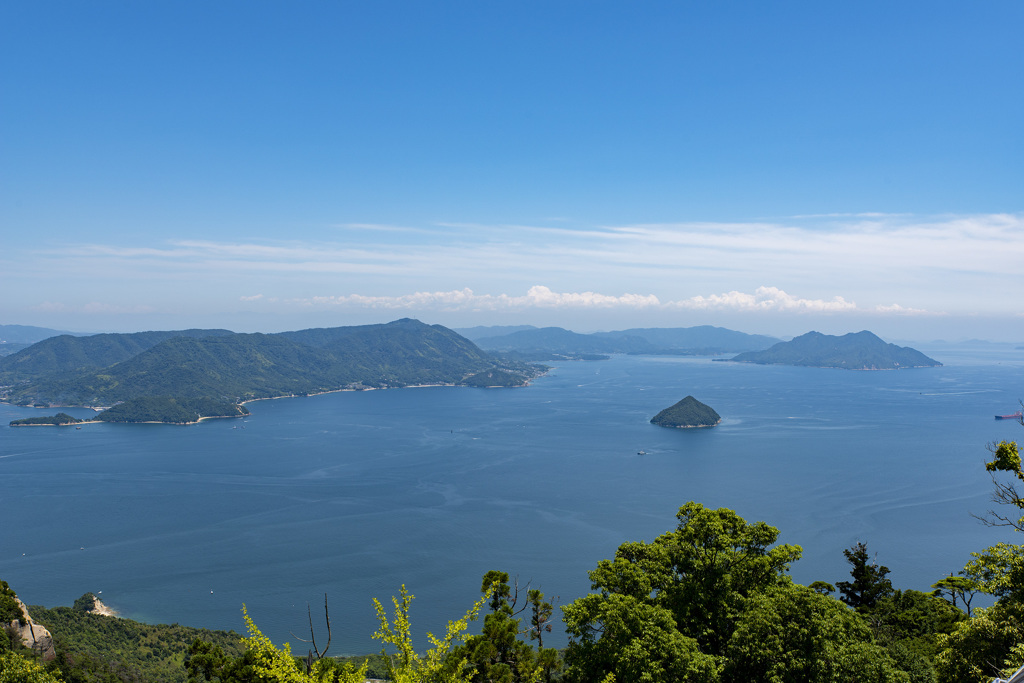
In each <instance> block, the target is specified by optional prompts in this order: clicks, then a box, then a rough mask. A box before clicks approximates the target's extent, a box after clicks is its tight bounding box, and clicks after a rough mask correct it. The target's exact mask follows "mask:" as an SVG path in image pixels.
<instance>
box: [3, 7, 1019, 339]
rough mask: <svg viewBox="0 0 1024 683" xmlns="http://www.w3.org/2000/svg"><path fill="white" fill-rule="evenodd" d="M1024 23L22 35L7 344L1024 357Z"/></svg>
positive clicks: (204, 22)
mask: <svg viewBox="0 0 1024 683" xmlns="http://www.w3.org/2000/svg"><path fill="white" fill-rule="evenodd" d="M1021 26H1024V4H1022V3H1020V2H1019V1H1018V0H1014V1H1009V2H998V1H997V2H986V3H962V2H961V3H949V2H927V3H925V2H901V3H873V2H866V3H855V4H854V3H845V4H839V3H820V2H814V3H812V2H777V3H738V2H717V3H709V2H699V3H698V2H671V3H669V2H664V3H661V2H638V3H625V2H619V3H608V2H557V1H552V0H548V1H546V2H527V1H522V2H520V1H517V2H505V3H495V2H480V1H479V0H477V1H475V2H462V3H459V2H432V3H423V2H386V1H385V2H374V3H353V2H341V1H333V2H328V1H326V0H323V1H313V0H310V1H308V2H300V3H284V2H262V1H254V0H246V1H244V2H229V1H215V2H209V1H204V2H188V1H180V2H173V3H171V2H145V3H140V2H127V1H121V2H103V1H100V0H97V1H90V2H88V3H83V2H48V1H46V0H40V1H38V2H21V3H5V4H4V5H3V6H2V7H0V59H2V63H3V64H5V68H4V69H3V70H0V92H2V93H3V94H2V95H0V322H2V323H20V324H32V325H43V326H47V327H55V328H60V329H73V330H81V331H134V330H140V329H169V328H180V327H227V328H230V329H236V330H240V331H267V332H270V331H278V330H283V329H296V328H301V327H311V326H327V325H330V326H333V325H346V324H361V323H367V322H384V321H387V320H392V319H395V318H399V317H407V316H408V317H417V318H420V319H421V320H424V321H426V322H432V323H435V322H436V323H441V324H446V325H450V326H470V325H477V324H524V323H529V324H537V325H561V326H564V327H569V328H572V329H577V330H581V331H588V330H595V329H621V328H623V327H630V326H639V325H643V326H659V327H674V326H689V325H699V324H716V325H724V326H727V327H732V328H734V329H740V330H743V331H747V332H761V333H769V334H776V335H784V336H785V335H796V334H800V333H803V332H806V331H808V330H810V329H818V330H821V331H825V332H832V333H842V332H848V331H856V330H860V329H865V328H866V329H872V330H874V331H876V332H878V333H879V334H882V335H883V336H886V337H888V338H892V339H925V340H926V339H932V338H937V337H943V338H949V339H959V338H967V337H987V338H992V339H1005V340H1012V341H1024V302H1022V297H1021V282H1022V278H1021V277H1020V275H1019V273H1020V269H1021V264H1024V144H1022V142H1024V89H1022V88H1021V87H1020V84H1021V83H1022V82H1024V57H1022V53H1021V50H1020V29H1021Z"/></svg>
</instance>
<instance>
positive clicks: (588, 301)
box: [294, 285, 661, 311]
mask: <svg viewBox="0 0 1024 683" xmlns="http://www.w3.org/2000/svg"><path fill="white" fill-rule="evenodd" d="M294 303H298V304H301V305H307V306H356V307H367V308H389V309H417V310H429V309H436V310H445V311H452V310H465V311H472V310H488V311H497V310H523V309H530V308H616V307H622V308H647V307H651V306H660V305H661V303H660V302H659V301H658V297H656V296H654V295H653V294H648V295H641V294H623V295H619V296H616V295H608V294H599V293H597V292H555V291H552V290H551V289H550V288H549V287H545V286H543V285H535V286H533V287H530V289H529V291H527V293H526V294H525V295H523V296H514V295H509V294H497V295H493V294H474V293H473V290H471V289H468V288H467V289H460V290H453V291H447V292H416V293H414V294H405V295H401V296H365V295H362V294H349V295H343V296H315V297H310V298H308V299H297V300H294Z"/></svg>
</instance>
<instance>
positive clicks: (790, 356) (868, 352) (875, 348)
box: [730, 330, 942, 370]
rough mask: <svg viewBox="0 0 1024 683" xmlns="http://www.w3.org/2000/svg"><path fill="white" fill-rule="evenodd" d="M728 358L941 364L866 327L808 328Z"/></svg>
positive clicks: (869, 365)
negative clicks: (845, 330) (836, 331)
mask: <svg viewBox="0 0 1024 683" xmlns="http://www.w3.org/2000/svg"><path fill="white" fill-rule="evenodd" d="M730 360H731V361H733V362H736V363H759V364H762V365H801V366H809V367H815V368H845V369H847V370H898V369H901V368H932V367H938V366H941V365H942V363H940V362H938V361H937V360H934V359H932V358H929V357H928V356H926V355H924V354H923V353H921V352H920V351H918V350H916V349H912V348H910V347H908V346H896V345H895V344H887V343H885V342H884V341H882V340H881V339H879V338H878V337H877V336H876V335H874V334H873V333H871V332H868V331H867V330H864V331H861V332H851V333H850V334H844V335H842V336H833V335H828V334H822V333H820V332H808V333H807V334H804V335H801V336H799V337H796V338H795V339H793V340H792V341H788V342H780V343H778V344H775V345H774V346H772V347H771V348H769V349H766V350H764V351H748V352H746V353H741V354H739V355H738V356H735V357H734V358H731V359H730Z"/></svg>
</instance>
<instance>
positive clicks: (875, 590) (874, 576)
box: [836, 542, 892, 612]
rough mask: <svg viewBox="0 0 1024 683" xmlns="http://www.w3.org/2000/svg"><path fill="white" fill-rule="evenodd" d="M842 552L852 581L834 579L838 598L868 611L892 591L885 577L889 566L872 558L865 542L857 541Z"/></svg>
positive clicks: (858, 608) (855, 607)
mask: <svg viewBox="0 0 1024 683" xmlns="http://www.w3.org/2000/svg"><path fill="white" fill-rule="evenodd" d="M843 554H844V555H846V561H847V562H849V563H850V565H851V569H850V576H852V577H853V581H836V588H837V589H839V593H840V594H841V595H840V600H842V601H843V602H845V603H846V604H847V605H849V606H850V607H852V608H854V609H855V610H857V611H858V612H866V611H869V610H871V609H872V608H873V607H874V606H875V603H876V602H877V601H878V599H879V598H881V597H885V596H886V595H890V594H891V593H892V582H891V581H889V579H887V578H885V577H886V575H888V574H889V568H888V567H884V566H882V565H879V564H878V563H877V562H875V561H873V560H872V558H871V556H870V555H869V554H868V546H867V544H866V543H862V542H858V543H857V544H856V545H854V546H853V547H852V548H850V549H849V550H844V551H843Z"/></svg>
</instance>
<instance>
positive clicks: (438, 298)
mask: <svg viewBox="0 0 1024 683" xmlns="http://www.w3.org/2000/svg"><path fill="white" fill-rule="evenodd" d="M243 298H244V299H245V300H247V301H251V300H254V299H257V298H259V297H243ZM288 303H290V304H293V305H294V304H297V305H301V306H310V307H325V306H337V307H351V308H373V309H389V310H410V311H411V310H422V311H430V310H434V311H445V312H454V311H459V312H472V311H522V310H526V309H531V308H539V309H564V310H571V309H576V310H579V309H596V308H600V309H631V310H637V309H664V310H673V309H676V310H689V311H716V312H784V313H865V312H870V313H882V314H886V313H888V314H917V315H920V314H928V311H925V310H922V309H915V308H908V307H904V306H900V305H899V304H892V305H890V306H877V307H874V308H871V309H863V308H859V307H858V306H857V304H856V303H854V302H853V301H847V300H846V299H844V298H843V297H841V296H836V297H833V298H832V299H828V300H824V299H805V298H800V297H796V296H793V295H791V294H788V293H787V292H785V291H783V290H781V289H779V288H778V287H758V288H757V289H756V290H755V291H754V292H752V293H746V292H737V291H732V292H726V293H724V294H710V295H707V296H703V295H698V296H694V297H691V298H689V299H682V300H679V301H664V302H663V301H660V300H659V299H658V297H657V296H655V295H654V294H622V295H611V294H601V293H598V292H556V291H553V290H552V289H551V288H550V287H546V286H544V285H534V286H533V287H530V289H529V291H527V293H526V294H525V295H523V296H514V295H510V294H476V293H474V292H473V290H471V289H469V288H465V289H458V290H452V291H446V292H416V293H414V294H405V295H400V296H366V295H362V294H348V295H341V296H314V297H310V298H304V299H292V300H290V301H289V302H288Z"/></svg>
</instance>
